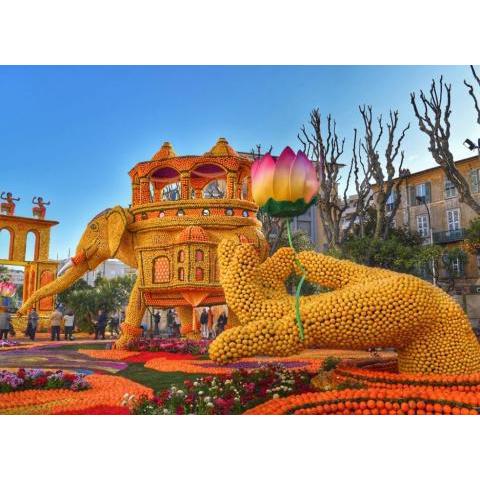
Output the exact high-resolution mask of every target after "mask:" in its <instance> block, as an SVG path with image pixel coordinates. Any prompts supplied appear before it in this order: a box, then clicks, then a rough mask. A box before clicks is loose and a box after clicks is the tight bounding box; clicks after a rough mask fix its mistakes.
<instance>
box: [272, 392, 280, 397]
mask: <svg viewBox="0 0 480 480" xmlns="http://www.w3.org/2000/svg"><path fill="white" fill-rule="evenodd" d="M272 398H280V395H279V394H278V393H274V394H273V397H272Z"/></svg>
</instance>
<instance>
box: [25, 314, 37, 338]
mask: <svg viewBox="0 0 480 480" xmlns="http://www.w3.org/2000/svg"><path fill="white" fill-rule="evenodd" d="M27 321H28V323H27V332H26V333H27V336H29V337H30V340H35V334H36V333H37V328H38V313H37V309H36V308H35V307H32V309H31V310H30V313H29V314H28V320H27Z"/></svg>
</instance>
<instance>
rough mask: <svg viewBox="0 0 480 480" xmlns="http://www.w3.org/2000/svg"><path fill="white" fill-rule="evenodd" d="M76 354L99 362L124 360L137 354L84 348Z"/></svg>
mask: <svg viewBox="0 0 480 480" xmlns="http://www.w3.org/2000/svg"><path fill="white" fill-rule="evenodd" d="M78 352H79V353H83V354H84V355H88V356H89V357H92V358H97V359H99V360H126V359H127V358H128V357H133V356H135V355H136V354H137V352H129V351H127V350H113V349H112V350H89V349H86V348H79V349H78Z"/></svg>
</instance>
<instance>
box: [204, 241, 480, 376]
mask: <svg viewBox="0 0 480 480" xmlns="http://www.w3.org/2000/svg"><path fill="white" fill-rule="evenodd" d="M298 257H299V260H300V261H301V263H302V264H303V265H304V267H305V269H306V271H307V279H308V280H309V281H310V282H312V283H316V284H319V285H322V286H324V287H328V288H329V289H330V290H331V291H329V292H327V293H320V294H315V295H311V296H306V297H303V298H302V299H301V305H300V311H301V318H302V320H303V325H304V331H305V337H304V341H303V342H302V341H301V340H300V338H299V334H298V329H297V324H296V321H295V319H296V318H295V306H294V297H293V296H292V295H290V294H289V293H288V292H287V291H286V289H285V280H286V279H287V278H288V276H289V275H291V274H292V273H294V272H296V273H297V274H299V273H300V272H299V270H298V267H297V266H296V263H295V253H294V252H293V250H291V249H289V248H282V249H280V250H278V251H277V252H276V253H275V254H274V255H273V256H271V257H269V258H268V259H267V260H265V261H264V262H261V260H260V258H259V257H258V255H257V253H256V251H255V250H254V249H253V248H252V247H251V245H239V244H236V243H234V242H232V241H229V240H224V241H223V242H221V243H220V245H219V247H218V258H219V261H220V273H221V276H220V279H221V283H222V286H223V289H224V292H225V298H226V301H227V303H228V305H229V306H230V307H231V308H232V310H233V311H234V313H235V314H236V316H237V317H238V319H239V321H240V323H241V325H240V326H237V327H234V328H231V329H229V330H226V331H225V332H223V333H222V334H221V335H220V336H219V337H217V339H216V340H215V341H214V342H213V343H212V345H211V346H210V357H211V358H212V359H213V360H216V361H218V362H221V363H226V362H231V361H233V360H236V359H238V358H241V357H247V356H253V355H273V356H286V355H291V354H293V353H296V352H297V351H299V350H301V349H302V348H307V347H309V346H318V345H321V346H324V347H327V348H346V349H357V350H358V349H367V348H371V347H391V348H395V349H396V350H397V352H398V359H399V370H400V371H401V372H409V373H422V374H433V373H441V374H470V373H474V372H479V371H480V346H479V343H478V341H477V339H476V337H475V334H474V333H473V330H472V328H471V326H470V322H469V321H468V318H467V317H466V315H465V313H464V312H463V310H462V308H461V307H460V306H459V305H458V304H457V303H456V302H455V301H454V300H453V299H452V298H451V297H450V296H449V295H448V294H447V293H445V292H444V291H442V290H441V289H439V288H437V287H434V286H433V285H431V284H430V283H428V282H425V281H423V280H421V279H419V278H417V277H414V276H412V275H407V274H400V273H396V272H392V271H390V270H384V269H381V268H370V267H366V266H363V265H358V264H355V263H353V262H350V261H346V260H338V259H336V258H333V257H330V256H327V255H322V254H319V253H316V252H313V251H306V252H301V253H299V254H298Z"/></svg>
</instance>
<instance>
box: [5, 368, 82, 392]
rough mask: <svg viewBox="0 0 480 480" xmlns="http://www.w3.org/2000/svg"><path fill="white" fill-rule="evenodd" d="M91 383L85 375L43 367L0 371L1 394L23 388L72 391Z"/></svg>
mask: <svg viewBox="0 0 480 480" xmlns="http://www.w3.org/2000/svg"><path fill="white" fill-rule="evenodd" d="M89 387H90V385H89V383H88V382H87V381H86V380H85V376H84V375H82V374H76V373H66V372H63V371H62V370H57V371H56V372H51V371H48V370H41V369H37V368H35V369H28V368H27V369H25V368H20V369H19V370H18V371H16V372H10V371H7V370H2V371H0V394H1V393H8V392H18V391H22V390H33V389H34V390H51V389H68V390H72V391H80V390H86V389H87V388H89Z"/></svg>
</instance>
